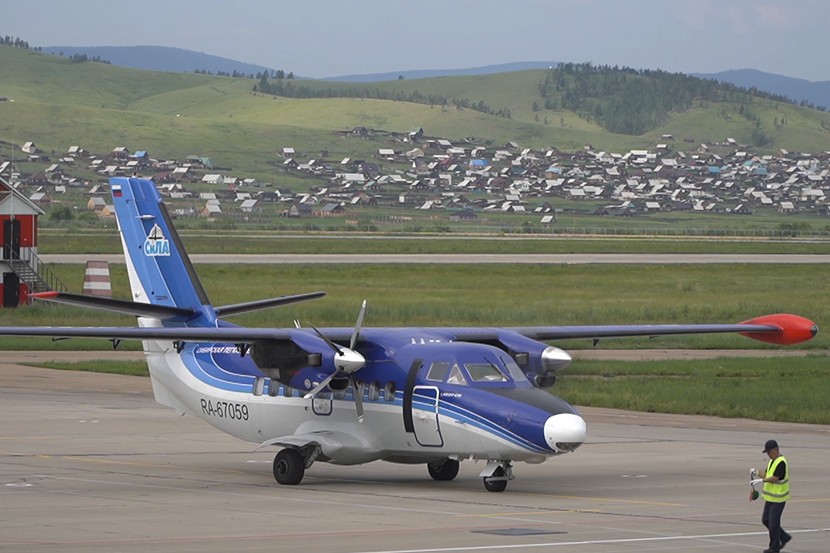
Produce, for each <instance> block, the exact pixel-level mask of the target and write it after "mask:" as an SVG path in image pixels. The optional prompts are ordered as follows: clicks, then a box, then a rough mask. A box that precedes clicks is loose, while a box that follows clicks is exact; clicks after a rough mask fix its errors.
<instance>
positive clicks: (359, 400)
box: [349, 375, 363, 424]
mask: <svg viewBox="0 0 830 553" xmlns="http://www.w3.org/2000/svg"><path fill="white" fill-rule="evenodd" d="M349 380H351V381H352V389H353V390H354V407H355V409H356V410H357V422H359V423H361V424H362V423H363V386H358V385H357V380H355V378H354V376H353V375H349Z"/></svg>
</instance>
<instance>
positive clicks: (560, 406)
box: [0, 178, 817, 491]
mask: <svg viewBox="0 0 830 553" xmlns="http://www.w3.org/2000/svg"><path fill="white" fill-rule="evenodd" d="M110 188H111V191H112V199H113V204H114V206H115V211H116V214H117V217H118V226H119V229H120V233H121V240H122V245H123V248H124V257H125V261H126V264H127V271H128V274H129V279H130V285H131V288H132V294H133V298H132V300H115V299H103V298H99V297H91V296H78V295H72V294H64V293H57V292H45V293H41V294H35V297H36V298H38V299H40V300H46V301H55V302H63V303H69V304H75V305H82V306H86V307H91V308H96V309H104V310H109V311H116V312H119V313H128V314H131V315H135V316H136V317H137V319H138V328H135V327H129V328H125V327H97V328H79V327H5V328H0V335H16V336H52V337H55V338H71V337H79V336H83V337H96V338H106V339H110V340H112V341H113V344H115V345H117V344H118V342H119V341H121V340H125V339H139V340H142V341H143V344H144V351H145V353H146V357H147V364H148V366H149V369H150V376H151V380H152V385H153V392H154V394H155V398H156V400H157V401H158V402H159V403H161V404H164V405H167V406H170V407H172V408H174V409H176V410H177V411H180V412H182V413H187V414H189V415H193V416H196V417H199V418H201V419H204V420H205V421H207V422H208V423H210V424H212V425H213V426H215V427H217V428H219V429H220V430H222V431H224V432H227V433H229V434H231V435H233V436H236V437H238V438H241V439H243V440H248V441H251V442H254V443H257V444H260V446H261V447H266V446H276V447H278V448H279V452H278V453H277V454H276V457H275V459H274V465H273V468H274V477H275V478H276V480H277V482H279V483H280V484H299V483H300V481H301V480H302V479H303V475H304V473H305V471H306V470H307V469H308V468H309V467H311V465H312V464H313V463H314V462H315V461H323V462H329V463H334V464H341V465H351V464H359V463H368V462H370V461H375V460H379V459H380V460H384V461H391V462H395V463H422V464H425V465H426V466H427V469H428V471H429V474H430V476H431V477H432V478H434V479H436V480H452V479H453V478H455V476H456V475H457V474H458V468H459V462H460V461H462V460H465V459H473V460H481V461H485V462H486V467H485V468H484V470H483V471H482V472H481V474H480V477H481V478H482V479H483V481H484V486H485V488H486V489H487V490H489V491H502V490H504V489H505V487H506V486H507V482H508V481H509V480H511V479H513V477H514V476H513V463H514V462H516V461H525V462H528V463H541V462H542V461H545V460H546V459H548V458H549V457H552V456H555V455H560V454H563V453H569V452H572V451H574V450H575V449H576V448H578V447H579V446H580V445H581V444H582V443H583V442H584V441H585V435H586V426H585V421H584V420H583V419H582V417H580V416H579V413H577V411H576V409H574V408H573V407H572V406H570V405H569V404H568V403H566V402H565V401H563V400H562V399H560V398H558V397H556V396H554V395H552V394H551V393H549V392H548V391H547V390H545V389H544V388H548V387H550V386H552V385H553V383H554V382H555V380H556V376H557V372H558V371H559V370H560V369H562V368H563V367H565V366H566V365H567V364H568V363H569V362H570V360H571V358H570V356H569V355H568V354H567V353H566V352H564V351H563V350H561V349H558V348H556V347H553V346H550V345H549V344H547V343H545V342H547V341H552V340H559V339H565V338H593V339H598V338H603V337H618V336H659V335H669V334H692V333H723V332H737V333H740V334H743V335H745V336H748V337H750V338H754V339H756V340H762V341H765V342H772V343H776V344H796V343H799V342H802V341H805V340H809V339H810V338H812V337H813V336H814V335H815V334H816V332H817V328H816V325H815V324H814V323H813V322H811V321H809V320H807V319H804V318H801V317H798V316H795V315H788V314H779V315H769V316H765V317H759V318H756V319H752V320H749V321H745V322H743V323H738V324H702V325H701V324H682V325H616V326H603V325H600V326H567V327H562V326H532V327H515V328H496V327H493V328H465V327H460V328H437V327H436V328H362V323H363V316H364V312H365V307H366V306H365V302H364V305H363V308H361V310H360V312H359V315H358V318H357V323H356V325H355V327H354V328H321V329H317V328H314V327H310V328H301V327H299V325H297V328H243V327H239V326H234V325H231V324H229V323H227V322H225V321H224V320H222V317H225V316H231V315H235V314H238V313H244V312H248V311H253V310H257V309H264V308H269V307H274V306H278V305H284V304H289V303H292V302H297V301H302V300H307V299H313V298H317V297H320V296H322V295H324V293H323V292H314V293H309V294H302V295H296V296H286V297H280V298H274V299H267V300H261V301H254V302H250V303H242V304H236V305H227V306H223V307H214V306H213V305H211V303H210V301H209V300H208V297H207V295H206V294H205V291H204V289H203V288H202V285H201V283H200V282H199V279H198V278H197V276H196V272H195V271H194V269H193V266H192V265H191V263H190V260H189V258H188V257H187V254H186V253H185V250H184V247H183V245H182V243H181V241H180V239H179V236H178V235H177V233H176V230H175V228H174V227H173V224H172V222H171V219H170V217H169V215H168V213H167V209H166V208H165V205H164V203H163V202H162V200H161V198H160V197H159V195H158V192H157V190H156V187H155V185H154V183H153V182H152V181H150V180H144V179H137V178H113V179H111V180H110Z"/></svg>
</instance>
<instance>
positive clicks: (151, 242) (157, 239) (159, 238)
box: [144, 224, 170, 257]
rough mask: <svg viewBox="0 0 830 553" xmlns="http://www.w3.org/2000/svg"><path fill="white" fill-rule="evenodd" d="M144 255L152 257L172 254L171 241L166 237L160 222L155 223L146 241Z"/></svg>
mask: <svg viewBox="0 0 830 553" xmlns="http://www.w3.org/2000/svg"><path fill="white" fill-rule="evenodd" d="M144 255H149V256H150V257H156V256H164V255H170V241H169V240H168V239H167V238H165V237H164V232H163V231H162V230H161V227H160V226H158V224H155V225H153V228H152V229H150V234H148V235H147V240H145V241H144Z"/></svg>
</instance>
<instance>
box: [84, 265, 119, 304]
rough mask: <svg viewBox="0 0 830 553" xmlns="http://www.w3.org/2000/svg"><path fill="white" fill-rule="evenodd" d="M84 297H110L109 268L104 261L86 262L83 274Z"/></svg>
mask: <svg viewBox="0 0 830 553" xmlns="http://www.w3.org/2000/svg"><path fill="white" fill-rule="evenodd" d="M83 293H84V295H86V296H104V297H107V298H111V297H112V285H111V284H110V266H109V263H107V262H106V261H87V262H86V272H85V273H84V292H83Z"/></svg>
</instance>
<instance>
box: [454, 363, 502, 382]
mask: <svg viewBox="0 0 830 553" xmlns="http://www.w3.org/2000/svg"><path fill="white" fill-rule="evenodd" d="M464 368H465V369H467V372H468V373H469V375H470V378H471V379H472V380H473V382H506V381H507V377H506V376H504V374H502V372H501V371H500V370H499V369H498V367H496V366H495V365H494V364H492V363H465V364H464Z"/></svg>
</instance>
